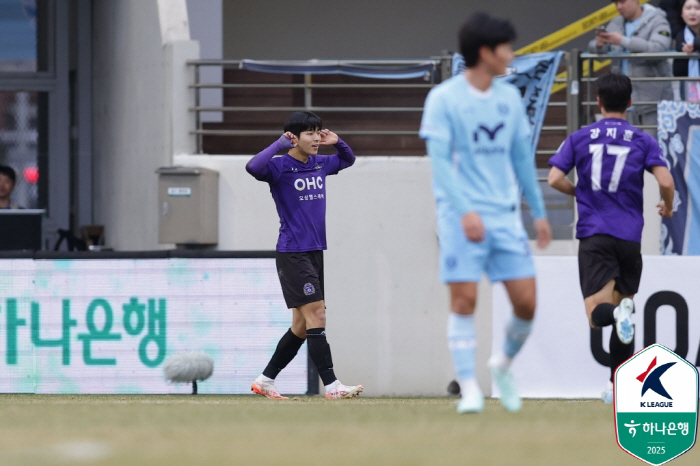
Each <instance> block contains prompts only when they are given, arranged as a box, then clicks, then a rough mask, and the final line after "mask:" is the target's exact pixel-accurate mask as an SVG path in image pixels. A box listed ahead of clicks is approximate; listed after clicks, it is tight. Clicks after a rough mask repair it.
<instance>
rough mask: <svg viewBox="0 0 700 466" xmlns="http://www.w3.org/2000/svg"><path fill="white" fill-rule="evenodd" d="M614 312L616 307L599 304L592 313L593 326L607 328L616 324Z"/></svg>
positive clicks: (610, 304) (609, 304) (608, 304)
mask: <svg viewBox="0 0 700 466" xmlns="http://www.w3.org/2000/svg"><path fill="white" fill-rule="evenodd" d="M614 310H615V305H614V304H612V303H602V304H598V305H597V306H596V307H595V309H593V312H592V313H591V320H592V321H593V325H595V326H596V327H607V326H608V325H612V324H614V323H615V316H614V315H613V311H614Z"/></svg>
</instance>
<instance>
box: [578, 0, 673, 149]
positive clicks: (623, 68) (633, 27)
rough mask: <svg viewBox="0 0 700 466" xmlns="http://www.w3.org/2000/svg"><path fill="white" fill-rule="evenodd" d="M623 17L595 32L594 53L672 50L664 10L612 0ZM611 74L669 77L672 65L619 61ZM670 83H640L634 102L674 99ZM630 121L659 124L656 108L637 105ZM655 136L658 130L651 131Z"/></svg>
mask: <svg viewBox="0 0 700 466" xmlns="http://www.w3.org/2000/svg"><path fill="white" fill-rule="evenodd" d="M613 3H615V6H616V7H617V11H619V12H620V16H618V17H615V18H613V19H612V21H610V22H609V23H608V25H607V26H606V27H605V30H599V31H597V32H596V37H595V39H593V40H592V41H591V42H590V45H589V48H590V50H591V51H592V52H596V53H607V52H647V53H654V52H656V53H658V52H665V51H668V50H671V26H670V25H669V24H668V20H667V19H666V13H664V11H663V10H661V9H659V8H657V7H655V6H653V5H649V4H648V3H645V4H644V5H640V4H639V0H613ZM612 71H613V72H615V73H622V74H626V75H627V76H629V77H631V78H635V77H670V76H671V66H670V64H669V63H668V60H666V59H648V60H642V59H618V60H614V61H613V66H612ZM672 99H673V88H672V86H671V81H666V82H639V83H636V84H635V85H634V89H633V91H632V102H633V104H634V103H635V102H658V101H659V100H672ZM627 119H628V121H629V122H630V123H632V124H633V125H635V126H639V125H656V106H655V105H639V104H638V105H636V108H630V110H629V111H628V115H627ZM649 133H650V134H652V135H653V136H655V135H656V131H649Z"/></svg>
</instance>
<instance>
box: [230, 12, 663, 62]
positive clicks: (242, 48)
mask: <svg viewBox="0 0 700 466" xmlns="http://www.w3.org/2000/svg"><path fill="white" fill-rule="evenodd" d="M653 3H655V4H656V3H658V2H653ZM609 4H610V2H609V1H598V2H565V3H563V2H552V1H550V0H527V1H523V0H499V1H497V2H481V1H464V0H440V1H439V2H427V1H417V0H411V1H406V0H353V1H351V2H350V1H346V0H326V1H324V2H319V1H318V0H296V1H295V2H293V4H290V3H288V2H284V1H282V0H257V1H255V2H244V1H241V0H223V24H224V36H223V38H224V48H223V49H224V58H230V59H240V58H251V59H310V58H327V59H334V58H340V59H359V58H363V59H374V58H385V59H389V58H426V57H431V56H435V55H440V53H441V51H443V50H452V51H455V50H456V49H457V30H458V29H459V27H460V25H461V24H462V22H464V20H465V19H466V18H467V17H468V16H469V15H470V14H472V13H474V12H476V11H486V12H488V13H490V14H492V15H494V16H498V17H506V18H510V19H511V21H512V22H513V24H514V25H515V28H516V31H517V33H518V38H517V40H516V42H515V47H516V48H520V47H523V46H525V45H528V44H529V43H531V42H533V41H535V40H537V39H540V38H542V37H544V36H546V35H547V34H550V33H552V32H555V31H557V30H558V29H560V28H562V27H564V26H566V25H568V24H570V23H572V22H574V21H576V20H578V19H581V18H583V17H584V16H586V15H588V14H591V13H593V12H594V11H596V10H598V9H600V8H603V7H606V6H608V5H609ZM592 38H593V34H592V33H591V34H589V35H588V36H587V37H585V38H582V39H578V40H574V41H572V42H571V43H569V44H567V45H566V46H564V48H563V49H564V50H570V49H571V48H572V47H578V48H579V49H582V48H584V47H585V46H586V44H587V42H588V40H590V39H592Z"/></svg>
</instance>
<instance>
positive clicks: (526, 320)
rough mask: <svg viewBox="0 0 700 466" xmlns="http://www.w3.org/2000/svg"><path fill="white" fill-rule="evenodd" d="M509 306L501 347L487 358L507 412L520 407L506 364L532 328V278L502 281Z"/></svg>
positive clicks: (533, 292)
mask: <svg viewBox="0 0 700 466" xmlns="http://www.w3.org/2000/svg"><path fill="white" fill-rule="evenodd" d="M503 284H504V286H505V288H506V291H507V292H508V297H509V298H510V302H511V304H512V306H513V314H512V315H511V317H510V319H509V320H508V322H507V323H506V331H505V338H504V340H503V347H502V349H501V351H499V352H496V353H494V355H493V356H491V358H490V359H489V367H490V368H491V376H492V377H493V379H494V381H495V382H496V384H497V385H498V388H499V390H500V401H501V404H502V405H503V407H504V408H505V409H506V410H507V411H510V412H517V411H519V410H520V408H521V407H522V400H521V398H520V395H519V393H518V390H517V388H516V385H515V379H514V377H513V373H512V372H511V370H510V366H511V364H512V362H513V358H515V355H517V354H518V353H519V352H520V349H521V348H522V346H523V344H524V343H525V341H526V340H527V338H528V336H529V335H530V332H531V331H532V323H533V319H534V317H535V308H536V306H537V298H536V289H537V287H536V284H535V278H534V277H532V278H522V279H517V280H508V281H504V282H503Z"/></svg>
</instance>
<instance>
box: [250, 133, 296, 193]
mask: <svg viewBox="0 0 700 466" xmlns="http://www.w3.org/2000/svg"><path fill="white" fill-rule="evenodd" d="M295 138H296V136H294V135H293V134H292V133H290V132H286V133H284V134H283V135H282V136H280V138H279V139H278V140H277V141H275V142H273V143H272V144H270V146H269V147H268V148H267V149H265V150H263V151H262V152H259V153H258V154H257V155H255V156H254V157H253V158H252V159H250V160H249V161H248V163H247V164H246V166H245V169H246V171H247V172H248V173H250V174H251V175H253V177H254V178H255V179H256V180H259V181H267V177H268V175H269V173H270V169H269V168H268V166H267V164H268V163H269V162H270V160H272V157H274V156H275V155H276V154H277V153H278V152H280V151H282V150H286V149H291V148H292V147H294V146H295V143H294V139H295Z"/></svg>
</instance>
